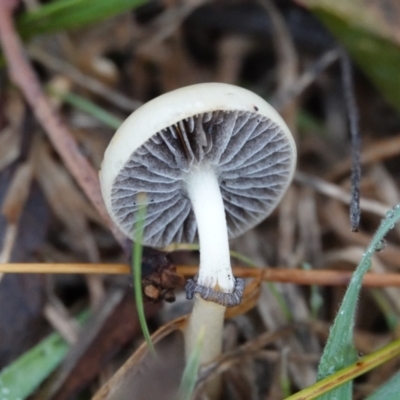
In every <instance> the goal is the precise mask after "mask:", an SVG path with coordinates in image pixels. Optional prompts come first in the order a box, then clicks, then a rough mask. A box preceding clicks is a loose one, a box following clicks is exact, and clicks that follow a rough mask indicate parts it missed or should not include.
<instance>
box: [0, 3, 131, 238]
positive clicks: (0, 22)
mask: <svg viewBox="0 0 400 400" xmlns="http://www.w3.org/2000/svg"><path fill="white" fill-rule="evenodd" d="M15 3H16V2H13V1H9V0H7V1H3V0H2V1H0V42H1V45H2V48H3V53H4V56H5V58H6V60H7V65H8V70H9V74H10V77H11V79H12V81H13V82H14V83H15V84H16V85H17V86H18V87H19V89H20V90H21V91H22V93H23V94H24V96H25V99H26V100H27V102H28V103H29V105H30V106H31V108H32V110H33V112H34V114H35V116H36V118H37V119H38V121H39V122H40V123H41V125H42V126H43V128H44V130H45V131H46V133H47V135H48V137H49V139H50V141H51V142H52V144H53V146H54V148H55V149H56V151H57V152H58V154H59V155H60V157H61V159H62V160H63V162H64V164H65V165H66V167H67V168H68V170H69V171H70V173H71V175H72V176H73V177H74V178H75V180H76V182H77V183H78V184H79V186H80V187H81V189H82V190H83V192H84V193H85V194H86V196H87V197H88V198H89V200H90V201H91V202H92V204H93V205H94V207H95V208H96V209H97V211H98V212H99V214H100V215H101V216H102V218H103V219H104V220H105V221H106V223H107V225H108V226H109V227H110V229H111V230H112V232H113V233H114V236H115V237H116V238H117V240H118V241H119V242H120V243H124V238H123V236H122V235H121V233H120V232H119V231H118V229H117V228H116V227H115V225H114V224H113V222H112V221H111V219H110V217H109V215H108V213H107V211H106V208H105V206H104V202H103V198H102V196H101V192H100V186H99V179H98V176H97V172H96V171H95V169H94V168H93V166H92V165H91V164H90V163H89V162H88V160H87V159H86V158H85V157H84V156H83V155H82V154H81V152H80V151H79V148H78V145H77V143H76V141H75V139H74V137H73V135H72V133H71V132H70V131H69V129H68V128H67V126H66V125H65V124H64V122H63V121H62V119H61V117H60V115H59V114H58V112H57V111H56V110H55V109H54V107H53V106H52V105H51V103H50V102H49V100H48V98H47V97H46V96H45V94H44V92H43V90H42V88H41V85H40V82H39V79H38V77H37V75H36V74H35V71H34V70H33V68H32V65H31V64H30V62H29V60H28V59H27V57H26V54H25V52H24V48H23V45H22V42H21V40H20V38H19V36H18V34H17V32H16V29H15V25H14V21H13V16H12V12H13V5H15Z"/></svg>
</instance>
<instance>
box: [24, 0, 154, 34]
mask: <svg viewBox="0 0 400 400" xmlns="http://www.w3.org/2000/svg"><path fill="white" fill-rule="evenodd" d="M146 2H147V0H101V1H96V0H58V1H52V2H50V3H47V4H45V5H42V6H41V7H38V8H37V9H35V10H34V11H27V12H25V13H23V14H22V15H21V16H20V17H19V18H18V19H17V27H18V31H19V33H20V35H21V36H22V37H23V38H25V39H28V38H30V37H32V36H35V35H42V34H45V33H52V32H59V31H62V30H65V29H72V28H79V27H85V26H87V25H89V24H93V23H96V22H98V21H102V20H105V19H108V18H111V17H113V16H115V15H118V14H121V13H123V12H126V11H129V10H131V9H133V8H136V7H139V6H141V5H142V4H145V3H146Z"/></svg>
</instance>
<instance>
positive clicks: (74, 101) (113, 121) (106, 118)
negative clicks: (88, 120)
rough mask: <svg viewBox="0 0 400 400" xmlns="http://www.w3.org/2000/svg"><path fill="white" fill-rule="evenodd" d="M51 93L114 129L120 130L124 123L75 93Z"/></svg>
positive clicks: (53, 91)
mask: <svg viewBox="0 0 400 400" xmlns="http://www.w3.org/2000/svg"><path fill="white" fill-rule="evenodd" d="M50 92H51V93H52V94H54V95H56V96H59V97H60V98H61V99H62V100H63V101H64V102H65V103H67V104H70V105H71V106H73V107H75V108H77V109H78V110H81V111H83V112H85V113H86V114H89V115H90V116H92V117H93V118H95V119H96V120H98V121H100V122H103V123H104V124H105V125H106V126H108V127H110V128H112V129H118V128H119V127H120V126H121V124H122V122H123V120H122V119H120V118H118V117H116V116H115V115H113V114H111V113H109V112H108V111H107V110H105V109H104V108H102V107H100V106H98V105H97V104H95V103H93V102H92V101H90V100H88V99H85V98H84V97H82V96H79V95H77V94H75V93H71V92H65V93H59V92H57V91H56V90H54V89H50Z"/></svg>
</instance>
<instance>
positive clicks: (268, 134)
mask: <svg viewBox="0 0 400 400" xmlns="http://www.w3.org/2000/svg"><path fill="white" fill-rule="evenodd" d="M294 152H295V151H294V149H293V142H292V139H291V138H288V136H287V134H286V133H285V132H284V131H283V130H282V129H281V128H280V127H279V126H278V125H277V124H276V123H275V122H273V121H271V120H270V119H268V118H266V117H264V116H261V115H259V114H257V113H252V112H247V111H214V112H210V113H205V114H200V115H195V116H193V117H190V118H186V119H184V120H182V121H179V122H178V123H176V124H174V125H172V126H170V127H168V128H166V129H163V130H162V131H160V132H158V133H156V134H155V135H153V136H152V137H151V138H150V139H149V140H147V142H145V143H144V144H143V145H142V146H140V147H139V148H138V149H137V150H136V151H135V152H134V153H133V154H132V155H131V156H130V158H129V159H128V161H127V162H126V163H125V165H124V167H123V168H122V169H121V171H120V173H119V174H118V175H117V177H116V178H115V180H114V184H113V188H112V191H111V207H112V210H113V219H114V220H115V221H116V222H117V223H118V225H119V226H120V228H121V229H122V230H123V231H124V232H125V233H126V234H127V235H128V236H129V237H133V235H134V233H133V230H134V226H135V221H136V218H137V211H138V210H139V207H140V199H138V195H139V194H140V193H145V194H146V203H147V208H146V217H145V221H144V237H143V244H145V245H148V246H154V247H163V246H166V245H168V244H170V243H174V242H194V241H195V240H196V238H197V232H196V231H197V227H196V220H195V217H194V213H193V211H192V208H191V203H190V200H189V197H188V195H187V192H186V189H185V187H186V186H185V178H186V176H187V174H189V173H190V169H191V167H192V166H193V165H199V164H202V163H204V164H207V166H209V167H212V168H213V169H214V171H215V173H216V175H217V177H218V181H219V183H220V188H221V194H222V197H223V200H224V205H225V211H226V219H227V225H228V233H229V237H235V236H237V235H239V234H241V233H243V232H244V231H246V230H248V229H250V228H251V227H253V226H255V225H256V224H258V223H259V222H260V221H261V220H263V219H264V218H265V217H266V216H268V215H269V214H270V213H271V212H272V210H273V209H274V207H275V205H276V204H277V203H278V202H279V200H280V198H281V197H282V195H283V193H284V191H285V189H286V187H287V186H288V184H289V182H290V180H291V178H292V174H293V169H294V163H295V154H294Z"/></svg>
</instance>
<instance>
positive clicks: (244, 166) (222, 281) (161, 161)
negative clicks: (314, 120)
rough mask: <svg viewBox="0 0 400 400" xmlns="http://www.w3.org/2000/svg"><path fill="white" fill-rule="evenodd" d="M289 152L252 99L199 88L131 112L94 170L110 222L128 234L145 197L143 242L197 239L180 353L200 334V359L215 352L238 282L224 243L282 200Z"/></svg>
mask: <svg viewBox="0 0 400 400" xmlns="http://www.w3.org/2000/svg"><path fill="white" fill-rule="evenodd" d="M295 162H296V147H295V143H294V140H293V138H292V135H291V134H290V132H289V130H288V128H287V127H286V125H285V123H284V122H283V120H282V118H281V117H280V116H279V114H278V113H277V112H276V111H275V110H274V109H273V108H272V107H271V106H270V105H269V104H268V103H266V102H265V101H264V100H263V99H262V98H261V97H259V96H258V95H256V94H254V93H252V92H250V91H248V90H246V89H243V88H239V87H236V86H232V85H228V84H223V83H203V84H197V85H193V86H188V87H184V88H181V89H177V90H174V91H172V92H170V93H166V94H164V95H161V96H159V97H157V98H155V99H153V100H151V101H149V102H148V103H146V104H145V105H143V106H142V107H140V108H139V109H137V110H136V111H135V112H134V113H132V114H131V115H130V116H129V117H128V119H127V120H126V121H125V122H124V123H123V124H122V125H121V127H120V128H119V129H118V131H117V133H116V134H115V136H114V137H113V139H112V140H111V142H110V144H109V146H108V148H107V150H106V152H105V156H104V160H103V163H102V167H101V171H100V180H101V188H102V193H103V197H104V200H105V203H106V207H107V209H108V212H109V213H110V216H111V217H112V219H113V220H114V222H115V223H116V224H117V225H118V226H119V228H120V229H121V230H122V231H123V232H124V233H125V234H126V235H127V236H129V237H130V238H132V237H133V234H134V233H133V229H134V226H135V221H136V217H137V211H138V210H139V208H140V204H139V203H140V201H139V200H138V194H139V193H140V192H145V193H146V194H147V215H146V219H145V221H144V235H143V244H144V245H146V246H152V247H164V246H167V245H169V244H170V243H173V242H193V241H195V240H199V243H200V267H199V273H198V276H197V277H196V278H195V279H193V280H189V282H188V284H187V285H186V290H187V297H188V298H192V297H195V304H194V308H193V312H192V314H191V317H190V319H189V322H188V325H187V328H186V332H185V346H186V353H187V355H188V354H190V352H191V349H193V346H194V343H195V341H196V338H197V335H198V333H199V332H200V330H201V329H203V330H204V342H203V351H202V356H201V362H202V363H205V362H208V361H210V360H211V359H213V358H215V356H217V355H218V353H219V352H220V351H221V342H222V325H223V318H224V312H225V309H226V307H229V306H234V305H237V304H239V303H240V300H241V297H242V294H243V288H244V283H243V281H242V280H241V279H235V277H234V276H233V273H232V269H231V264H230V257H229V244H228V238H233V237H236V236H238V235H240V234H241V233H243V232H245V231H247V230H248V229H250V228H252V227H254V226H255V225H257V224H258V223H259V222H261V221H262V220H263V219H264V218H266V217H267V216H268V215H269V214H270V213H271V212H272V211H273V209H274V208H275V206H276V205H277V203H278V202H279V201H280V199H281V197H282V196H283V194H284V192H285V190H286V189H287V187H288V185H289V183H290V181H291V179H292V177H293V173H294V168H295Z"/></svg>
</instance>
